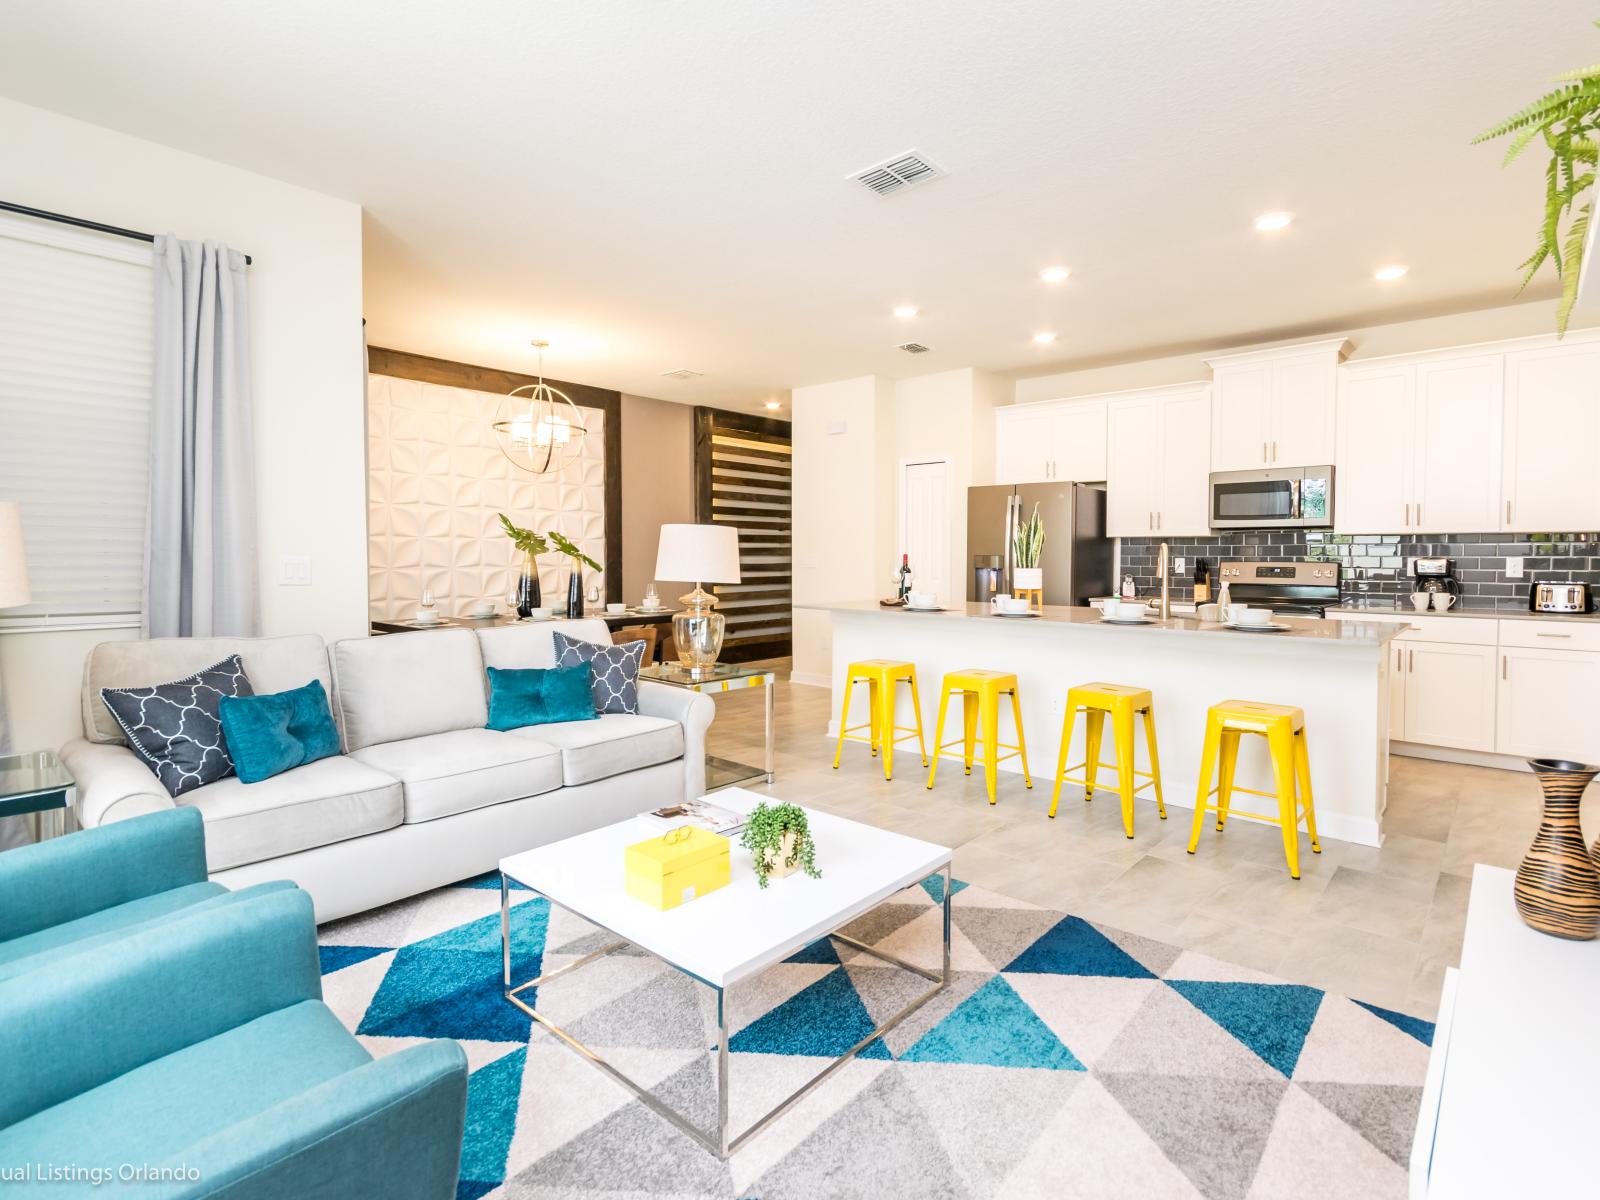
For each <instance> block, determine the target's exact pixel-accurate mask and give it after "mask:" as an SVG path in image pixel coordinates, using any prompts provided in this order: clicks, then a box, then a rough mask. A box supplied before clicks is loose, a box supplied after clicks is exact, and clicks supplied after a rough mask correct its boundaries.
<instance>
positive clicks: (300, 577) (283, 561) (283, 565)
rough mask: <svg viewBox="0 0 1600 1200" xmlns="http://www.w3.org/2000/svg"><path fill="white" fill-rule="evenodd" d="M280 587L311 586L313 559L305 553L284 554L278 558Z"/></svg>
mask: <svg viewBox="0 0 1600 1200" xmlns="http://www.w3.org/2000/svg"><path fill="white" fill-rule="evenodd" d="M278 586H279V587H310V586H311V559H310V557H309V556H307V555H304V554H284V555H281V556H279V558H278Z"/></svg>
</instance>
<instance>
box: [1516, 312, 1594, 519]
mask: <svg viewBox="0 0 1600 1200" xmlns="http://www.w3.org/2000/svg"><path fill="white" fill-rule="evenodd" d="M1505 362H1506V373H1505V446H1504V452H1505V457H1504V469H1503V474H1502V479H1501V484H1502V491H1503V496H1502V499H1501V505H1500V512H1499V517H1500V526H1499V527H1500V528H1502V529H1512V530H1524V531H1527V532H1530V533H1555V532H1568V531H1570V532H1577V531H1580V530H1592V529H1600V487H1596V486H1595V479H1594V475H1595V464H1596V462H1597V461H1600V344H1596V343H1594V342H1587V343H1577V344H1572V343H1571V342H1570V341H1569V342H1568V343H1567V344H1563V345H1559V346H1553V347H1550V348H1548V349H1542V350H1518V351H1513V352H1511V353H1509V354H1507V355H1506V358H1505Z"/></svg>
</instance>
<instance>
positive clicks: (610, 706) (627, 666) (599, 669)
mask: <svg viewBox="0 0 1600 1200" xmlns="http://www.w3.org/2000/svg"><path fill="white" fill-rule="evenodd" d="M553 640H554V642H555V646H556V663H557V665H558V666H563V667H570V666H575V665H577V664H578V663H588V664H589V686H590V689H591V690H592V691H593V693H594V710H595V712H599V713H630V714H631V713H637V712H638V711H639V665H640V664H641V663H642V662H643V661H644V651H645V644H644V643H643V642H623V643H622V645H620V646H613V645H612V644H611V643H610V642H609V641H607V642H606V644H605V645H603V646H600V645H596V644H595V643H594V642H581V641H579V640H578V639H577V638H571V637H568V636H567V635H566V634H564V633H561V632H560V631H559V630H558V631H557V632H556V634H555V635H554V638H553Z"/></svg>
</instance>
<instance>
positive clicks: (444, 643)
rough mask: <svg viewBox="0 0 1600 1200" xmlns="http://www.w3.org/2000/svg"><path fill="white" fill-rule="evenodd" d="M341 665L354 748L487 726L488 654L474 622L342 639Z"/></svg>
mask: <svg viewBox="0 0 1600 1200" xmlns="http://www.w3.org/2000/svg"><path fill="white" fill-rule="evenodd" d="M333 673H334V677H335V685H336V687H337V688H338V698H339V712H340V715H341V717H342V718H343V722H342V723H343V726H344V744H345V748H346V749H347V750H360V749H362V748H363V747H365V746H377V745H381V744H382V743H384V742H399V741H404V740H406V739H407V738H417V737H423V736H424V735H426V734H430V733H447V732H449V731H450V730H452V729H482V728H483V725H484V722H485V721H487V720H488V719H489V702H488V700H487V698H486V696H485V693H484V682H483V655H482V654H481V653H480V652H479V650H478V637H477V635H476V634H475V633H473V631H472V630H470V629H439V630H418V631H416V632H415V633H390V634H385V635H384V636H382V637H364V638H349V639H346V640H345V641H342V642H335V643H334V646H333Z"/></svg>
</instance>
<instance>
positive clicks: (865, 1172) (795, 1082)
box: [319, 874, 1433, 1200]
mask: <svg viewBox="0 0 1600 1200" xmlns="http://www.w3.org/2000/svg"><path fill="white" fill-rule="evenodd" d="M774 886H778V887H794V886H800V887H803V886H805V883H804V876H794V877H792V878H791V879H788V880H784V881H782V882H780V883H775V884H774ZM954 888H955V894H954V896H953V898H952V904H953V914H954V915H953V925H954V928H953V931H952V959H951V967H952V973H951V984H950V987H948V988H947V989H946V990H945V991H944V992H941V993H940V994H939V995H938V996H937V997H936V998H935V999H934V1000H932V1001H930V1002H929V1003H928V1004H926V1005H925V1006H923V1008H921V1009H920V1010H918V1012H917V1013H915V1014H914V1015H913V1016H912V1017H910V1018H909V1019H907V1020H906V1021H905V1022H904V1023H902V1024H901V1025H899V1026H897V1027H896V1028H895V1029H894V1030H892V1031H891V1032H890V1033H889V1034H888V1035H887V1036H886V1037H885V1038H883V1039H880V1040H879V1041H877V1042H874V1043H873V1044H872V1045H871V1046H869V1047H868V1048H867V1049H866V1050H865V1051H863V1052H862V1054H861V1055H860V1056H858V1058H857V1059H856V1060H855V1061H852V1062H851V1063H850V1064H848V1065H847V1066H845V1067H844V1068H843V1069H841V1070H840V1071H839V1072H837V1073H836V1074H835V1076H834V1077H833V1078H832V1079H831V1080H830V1081H829V1082H828V1083H827V1084H825V1085H824V1086H823V1087H820V1088H818V1089H817V1090H816V1091H815V1092H813V1093H811V1094H810V1095H809V1096H807V1097H806V1099H805V1100H803V1101H802V1102H801V1103H800V1104H798V1105H796V1106H795V1107H794V1108H793V1109H791V1110H790V1111H789V1112H787V1113H786V1114H785V1115H784V1116H783V1117H781V1118H779V1119H778V1120H777V1121H776V1122H774V1123H773V1124H772V1125H770V1126H768V1128H767V1129H766V1130H764V1131H763V1132H762V1133H761V1134H760V1135H758V1136H757V1137H755V1138H752V1139H751V1140H750V1142H749V1143H747V1144H746V1145H745V1146H744V1147H742V1148H741V1149H740V1150H739V1151H738V1152H737V1153H736V1154H734V1156H733V1158H732V1159H731V1160H730V1161H728V1162H719V1161H718V1160H717V1159H716V1158H715V1157H714V1156H712V1155H711V1154H708V1153H706V1152H705V1151H704V1150H702V1149H701V1148H700V1147H699V1146H698V1145H696V1144H695V1143H693V1142H692V1141H690V1140H689V1139H688V1138H686V1137H684V1136H683V1135H681V1134H680V1133H679V1132H678V1131H677V1130H675V1129H673V1128H672V1127H671V1126H670V1125H668V1124H667V1123H666V1122H664V1121H662V1120H661V1119H660V1118H659V1117H657V1116H655V1115H654V1114H653V1113H651V1112H650V1111H649V1109H647V1108H646V1107H645V1106H644V1105H643V1104H642V1103H640V1102H639V1101H637V1100H636V1099H634V1098H633V1097H632V1096H631V1095H630V1094H629V1093H628V1092H627V1091H625V1090H624V1089H623V1088H621V1087H619V1086H618V1085H616V1084H614V1083H612V1082H611V1081H610V1080H608V1079H606V1078H604V1077H603V1076H602V1075H601V1074H600V1073H599V1072H597V1071H595V1070H594V1068H593V1067H591V1066H589V1065H588V1064H587V1063H584V1062H582V1061H581V1060H580V1059H579V1058H578V1056H577V1055H575V1054H574V1053H573V1052H572V1051H571V1050H569V1049H568V1048H567V1047H565V1046H564V1045H562V1044H561V1043H559V1042H558V1041H557V1040H556V1039H555V1038H554V1037H553V1036H552V1035H550V1034H549V1033H547V1032H546V1031H545V1030H544V1029H542V1028H533V1022H532V1021H531V1020H530V1019H529V1018H528V1017H527V1016H525V1015H524V1014H523V1013H521V1012H519V1011H518V1010H517V1009H515V1008H513V1007H512V1006H511V1005H510V1004H508V1003H507V1002H506V1001H505V1000H504V999H503V998H502V996H501V994H500V919H499V903H500V890H499V878H498V876H497V875H492V874H491V875H488V876H484V877H482V878H479V879H476V880H469V881H467V882H465V883H463V884H458V885H456V886H454V887H447V888H440V889H438V890H437V891H434V892H430V893H427V894H426V895H423V896H419V897H416V898H414V899H411V900H406V901H402V902H400V903H398V904H394V905H390V906H388V907H387V908H382V909H378V910H376V911H374V912H371V913H365V914H362V915H360V916H357V917H352V918H349V919H347V920H344V921H339V922H335V923H333V924H330V925H326V926H324V927H323V928H322V930H321V931H320V935H319V937H320V941H321V943H322V959H323V963H322V967H323V988H324V991H325V994H326V998H327V1001H328V1003H329V1005H330V1006H331V1007H332V1008H333V1010H334V1012H336V1013H337V1014H338V1015H339V1016H340V1018H341V1019H342V1020H344V1021H345V1022H346V1023H347V1024H348V1025H349V1026H350V1028H351V1029H352V1030H353V1031H354V1032H355V1033H356V1035H357V1036H358V1037H359V1038H360V1039H361V1041H362V1043H363V1044H364V1045H366V1047H367V1048H368V1049H369V1050H370V1051H372V1052H373V1053H374V1054H383V1053H387V1052H390V1051H392V1050H395V1049H398V1048H400V1047H403V1046H408V1045H412V1044H414V1043H415V1042H416V1041H417V1040H418V1039H422V1038H434V1037H450V1038H455V1039H457V1040H458V1041H459V1042H460V1043H461V1044H462V1046H463V1047H464V1048H465V1049H466V1052H467V1058H468V1061H469V1063H470V1066H471V1071H472V1074H471V1078H470V1081H469V1084H468V1100H467V1103H468V1111H467V1129H466V1140H465V1145H464V1147H463V1153H462V1161H461V1182H460V1185H459V1188H458V1192H457V1195H458V1197H460V1198H462V1200H477V1198H478V1197H485V1196H487V1197H493V1198H495V1200H499V1198H501V1197H504V1198H505V1200H521V1198H526V1200H533V1198H535V1197H537V1198H540V1200H553V1198H555V1197H565V1196H570V1197H582V1198H586V1200H594V1198H595V1197H598V1196H617V1195H622V1194H626V1195H629V1196H637V1197H647V1196H653V1197H667V1196H671V1197H700V1196H705V1197H718V1198H722V1200H736V1198H738V1197H759V1198H760V1200H791V1198H793V1200H800V1198H806V1200H811V1198H816V1197H831V1196H862V1197H869V1196H870V1197H896V1196H902V1195H916V1196H918V1197H943V1196H949V1197H975V1198H976V1197H997V1198H998V1197H1005V1198H1007V1200H1009V1198H1011V1197H1034V1196H1038V1197H1086V1198H1088V1197H1093V1198H1099V1197H1108V1198H1115V1197H1129V1198H1133V1197H1138V1198H1140V1200H1152V1198H1157V1197H1160V1198H1165V1197H1175V1198H1176V1197H1184V1198H1195V1197H1204V1198H1205V1200H1256V1198H1267V1197H1286V1196H1292V1197H1294V1198H1295V1200H1309V1198H1311V1197H1321V1196H1328V1197H1363V1198H1367V1197H1371V1198H1379V1197H1390V1196H1392V1197H1402V1196H1404V1195H1405V1194H1406V1171H1405V1163H1406V1159H1407V1156H1408V1154H1409V1152H1410V1145H1411V1134H1412V1129H1413V1126H1414V1124H1415V1121H1416V1113H1417V1106H1418V1101H1419V1098H1420V1095H1421V1085H1422V1080H1423V1076H1424V1074H1425V1071H1426V1065H1427V1056H1428V1044H1429V1042H1430V1040H1431V1038H1432V1036H1433V1026H1432V1025H1431V1024H1430V1023H1429V1022H1427V1021H1422V1020H1419V1019H1417V1018H1415V1017H1409V1016H1405V1015H1403V1014H1400V1013H1395V1012H1391V1011H1389V1010H1387V1009H1383V1008H1378V1007H1376V1006H1374V1005H1368V1004H1362V1003H1359V1002H1356V1001H1352V1000H1349V999H1346V998H1344V997H1342V996H1336V995H1333V994H1331V993H1327V992H1323V991H1320V990H1319V989H1317V988H1311V987H1304V986H1301V985H1297V984H1292V983H1285V982H1283V981H1281V980H1278V979H1274V978H1272V977H1271V976H1268V975H1263V974H1261V973H1260V972H1257V971H1252V970H1250V969H1248V968H1245V967H1239V966H1234V965H1231V964H1228V963H1224V962H1219V961H1217V960H1215V959H1212V958H1208V957H1207V956H1205V955H1203V954H1197V953H1194V952H1192V951H1185V950H1180V949H1179V948H1177V947H1175V946H1168V945H1164V944H1162V943H1160V942H1155V941H1151V940H1149V939H1147V938H1141V937H1136V936H1134V935H1132V934H1127V933H1123V932H1120V931H1118V930H1115V929H1110V928H1106V927H1103V926H1098V925H1094V924H1091V923H1089V922H1087V921H1083V920H1080V919H1079V918H1077V917H1072V916H1068V915H1066V914H1063V913H1059V912H1052V911H1049V910H1047V909H1042V908H1039V907H1037V906H1035V905H1032V904H1026V903H1024V902H1022V901H1020V900H1012V899H1009V898H1007V897H1004V896H1000V895H996V894H995V893H993V892H986V891H984V890H982V889H980V888H977V887H968V886H966V885H964V884H961V883H957V884H955V885H954ZM512 896H513V901H514V903H515V904H516V906H517V907H516V911H515V913H514V915H513V930H514V933H515V937H514V975H515V977H516V978H517V979H528V978H531V977H532V976H534V975H535V974H537V973H539V972H540V971H548V970H552V969H554V968H555V967H558V966H560V965H561V964H562V963H563V962H567V961H570V960H571V959H572V958H575V957H577V956H580V955H582V954H585V953H587V952H588V951H589V950H592V949H594V948H596V947H597V946H599V945H601V944H603V942H602V941H601V936H602V935H599V934H597V933H596V931H595V930H594V929H593V927H592V926H589V925H586V924H585V923H584V922H582V921H580V920H578V919H577V918H575V917H573V916H571V915H570V914H568V913H566V912H565V911H564V910H561V909H551V908H550V907H549V905H548V904H547V903H546V902H545V901H544V900H543V899H541V898H535V897H533V896H531V895H530V894H528V893H527V892H520V893H519V892H515V891H514V892H513V893H512ZM940 898H941V893H940V884H939V882H938V881H933V882H931V883H930V884H928V885H918V886H916V887H912V888H908V889H906V890H905V891H904V892H902V893H900V894H899V895H898V896H895V897H893V898H891V900H890V901H889V902H888V903H886V904H884V905H882V906H881V907H880V908H878V909H877V910H875V911H874V912H872V913H869V914H867V916H865V917H863V918H861V920H859V921H857V922H856V923H855V924H854V925H853V926H851V927H849V928H848V929H847V930H846V932H848V933H850V934H852V935H853V936H855V937H857V938H858V939H860V940H862V941H865V942H867V943H868V944H869V945H874V946H878V947H880V948H882V949H884V950H886V951H888V952H889V953H892V954H895V955H897V956H899V957H901V958H905V959H908V960H910V961H913V962H917V963H919V964H920V965H924V966H928V967H937V966H938V960H939V954H940V915H939V914H940V906H939V903H938V901H939V900H940ZM925 987H926V984H925V983H924V981H923V980H921V979H919V978H917V977H915V976H913V975H910V974H908V973H906V972H904V971H899V970H897V969H895V968H893V967H891V966H889V965H887V964H885V963H882V962H881V961H880V960H877V959H874V958H872V957H870V956H868V955H863V954H860V953H859V952H856V951H852V950H851V949H850V948H849V947H847V946H843V945H841V944H840V943H837V942H834V941H832V940H831V939H824V940H823V941H820V942H818V943H815V944H814V945H812V946H810V947H808V948H807V949H805V950H803V951H801V952H800V953H799V954H797V955H795V956H794V957H793V958H792V959H790V960H789V961H788V962H785V963H781V964H779V965H777V966H775V967H773V968H771V969H770V970H769V971H767V972H766V973H764V974H763V975H762V976H760V977H759V978H757V979H756V980H753V981H751V982H749V983H747V984H745V985H743V986H742V987H740V988H737V989H735V990H734V991H732V992H731V993H730V994H729V999H730V1002H731V1006H732V1012H733V1016H732V1028H733V1029H734V1031H735V1032H734V1036H733V1041H732V1055H731V1063H730V1082H731V1089H732V1099H731V1104H730V1108H731V1115H732V1124H733V1129H734V1131H735V1132H738V1131H739V1130H741V1129H743V1128H744V1126H745V1125H747V1124H749V1122H750V1121H752V1120H754V1119H755V1118H756V1117H757V1116H759V1115H760V1114H761V1113H763V1112H765V1111H766V1110H767V1109H768V1108H770V1107H771V1106H772V1105H773V1104H775V1103H776V1102H777V1101H778V1100H779V1099H781V1098H782V1097H783V1096H785V1095H787V1094H788V1093H789V1092H790V1091H792V1090H793V1089H794V1088H796V1087H798V1086H799V1085H800V1084H801V1083H803V1082H804V1081H805V1080H806V1079H807V1078H809V1077H810V1076H811V1075H813V1074H815V1073H816V1072H817V1071H818V1070H819V1069H821V1068H822V1067H823V1066H825V1065H826V1064H827V1061H828V1060H829V1059H831V1058H832V1057H834V1056H836V1055H838V1054H839V1053H841V1052H843V1051H844V1050H846V1049H848V1048H849V1047H850V1046H851V1045H853V1044H854V1043H855V1042H856V1041H858V1040H859V1039H860V1038H861V1037H862V1036H863V1035H864V1034H865V1033H866V1032H867V1031H869V1030H870V1029H871V1028H872V1027H873V1026H874V1024H875V1023H876V1022H877V1021H878V1020H879V1019H881V1018H882V1017H883V1016H885V1015H887V1014H890V1013H893V1012H894V1011H896V1010H897V1009H898V1008H900V1007H901V1006H902V1005H903V1004H904V1003H905V1002H906V1001H907V1000H908V999H909V998H910V997H911V996H912V995H915V994H916V993H917V992H918V991H919V990H921V989H923V988H925ZM708 997H709V993H708V992H707V990H706V989H705V988H702V987H700V986H699V985H697V984H695V983H693V982H692V981H690V980H688V979H687V978H686V977H684V976H683V975H680V974H679V973H678V972H676V971H674V970H672V969H671V968H669V967H667V966H665V965H664V964H662V963H660V962H658V961H657V960H655V959H653V958H650V957H648V956H645V955H642V954H639V953H638V952H635V951H631V950H629V951H619V952H617V953H615V954H612V955H610V956H608V957H606V958H603V959H599V960H597V961H595V962H593V963H590V964H589V965H587V966H585V967H583V968H582V969H581V970H578V971H575V972H573V973H572V974H571V975H568V976H564V977H563V978H561V979H559V980H557V981H555V982H554V983H552V984H550V985H548V986H547V987H545V988H542V989H540V991H539V994H538V997H537V1003H538V1006H539V1007H540V1009H541V1010H548V1011H549V1012H550V1014H551V1017H552V1019H554V1020H555V1021H557V1022H558V1023H559V1024H561V1025H562V1026H563V1027H565V1028H568V1029H570V1030H571V1031H572V1033H573V1034H574V1035H575V1036H577V1037H578V1038H579V1039H580V1040H582V1041H584V1042H585V1043H587V1044H588V1045H590V1046H592V1047H594V1048H595V1049H596V1050H598V1051H600V1052H602V1053H603V1054H604V1056H605V1057H606V1058H608V1059H610V1060H611V1061H612V1062H613V1063H615V1064H616V1065H617V1066H618V1067H619V1068H620V1069H621V1070H623V1071H624V1072H625V1073H627V1074H628V1075H630V1076H631V1077H633V1078H634V1079H637V1080H639V1081H641V1082H644V1083H648V1084H649V1085H650V1086H651V1089H652V1091H654V1092H655V1093H656V1094H657V1095H659V1096H661V1097H662V1098H664V1099H666V1100H668V1101H669V1102H670V1103H671V1104H672V1105H673V1106H674V1107H676V1108H678V1109H679V1110H680V1111H682V1112H685V1113H686V1114H687V1115H689V1116H690V1117H691V1118H692V1119H694V1120H695V1121H696V1122H697V1123H698V1124H700V1125H701V1126H702V1127H703V1128H709V1127H710V1126H711V1125H712V1124H713V1123H714V1114H715V1092H714V1082H713V1076H712V1064H713V1061H714V1060H713V1055H712V1054H711V1053H710V1051H711V1050H712V1049H713V1048H714V1047H715V1044H716V1036H715V1024H714V1015H713V1013H712V1009H711V1006H710V1004H709V1003H708Z"/></svg>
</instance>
